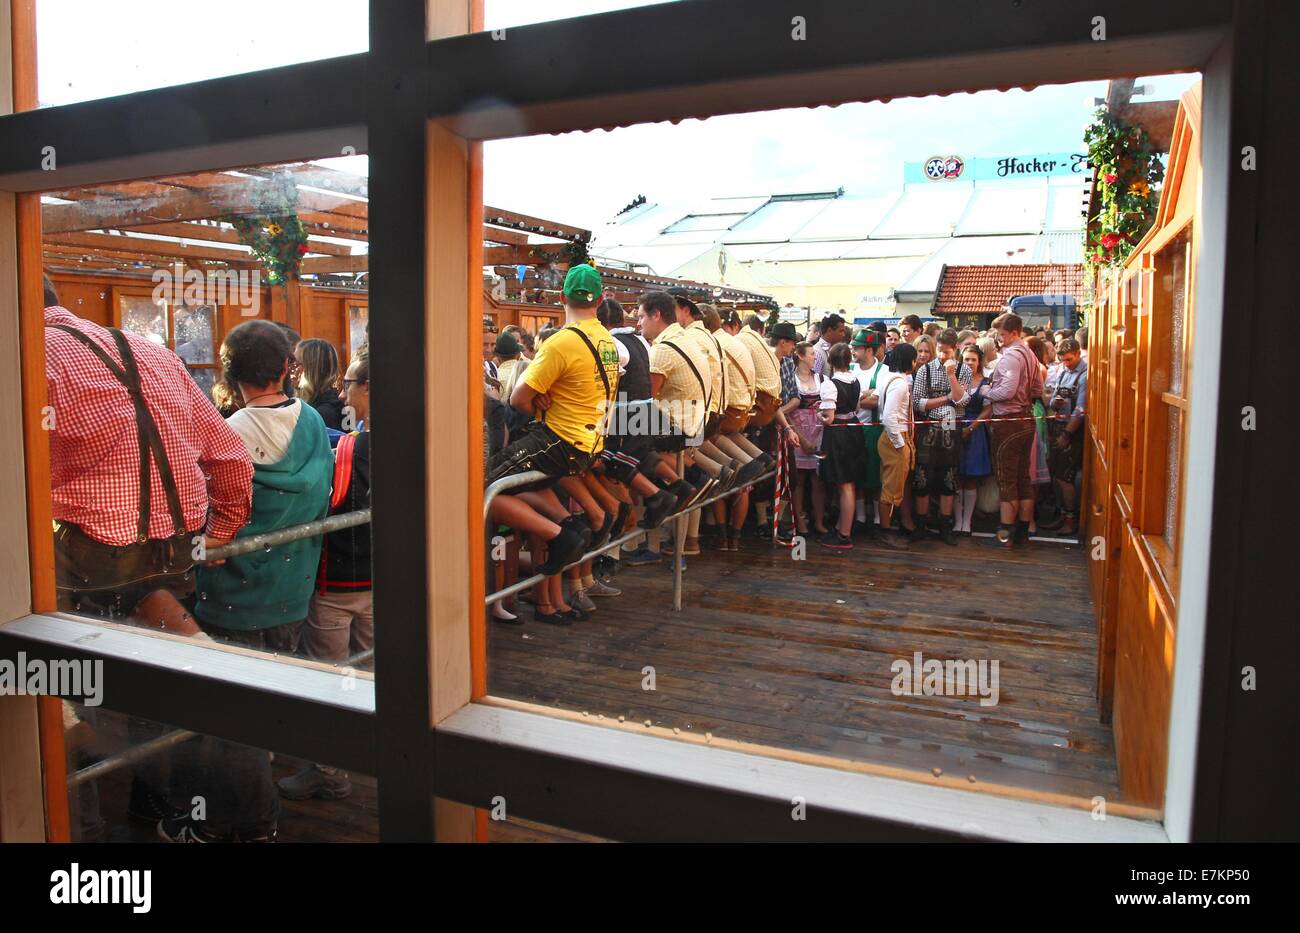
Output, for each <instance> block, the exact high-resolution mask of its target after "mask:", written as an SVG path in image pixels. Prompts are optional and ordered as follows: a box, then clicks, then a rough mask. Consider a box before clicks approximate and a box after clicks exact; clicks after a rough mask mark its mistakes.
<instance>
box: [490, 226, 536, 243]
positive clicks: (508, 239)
mask: <svg viewBox="0 0 1300 933" xmlns="http://www.w3.org/2000/svg"><path fill="white" fill-rule="evenodd" d="M483 239H484V240H486V241H488V242H490V243H505V244H506V245H508V246H525V245H527V243H528V234H526V233H519V232H518V231H516V230H504V229H502V228H500V227H487V226H485V227H484V228H483Z"/></svg>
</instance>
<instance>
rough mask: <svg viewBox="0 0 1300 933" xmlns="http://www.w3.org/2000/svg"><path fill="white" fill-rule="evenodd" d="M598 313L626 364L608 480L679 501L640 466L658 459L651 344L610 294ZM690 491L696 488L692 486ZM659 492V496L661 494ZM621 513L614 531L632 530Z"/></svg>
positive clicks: (599, 589) (602, 591) (647, 556)
mask: <svg viewBox="0 0 1300 933" xmlns="http://www.w3.org/2000/svg"><path fill="white" fill-rule="evenodd" d="M596 316H597V318H598V319H599V320H600V322H601V323H602V324H604V325H605V326H606V328H608V329H609V332H610V334H611V335H612V336H613V337H614V339H615V340H616V341H618V343H619V344H620V346H621V350H620V352H619V359H620V363H621V365H622V367H623V372H622V373H621V374H620V375H619V381H618V398H617V400H616V403H615V409H614V412H613V416H612V418H611V419H610V426H609V432H608V434H607V436H606V438H605V449H604V450H603V451H601V454H600V456H601V465H602V466H603V468H604V473H603V476H604V479H605V480H606V481H607V482H608V483H610V484H611V486H613V484H620V485H621V486H622V488H623V489H624V495H625V497H628V496H636V497H637V498H639V499H640V500H641V503H642V507H643V508H644V507H645V503H646V501H650V502H651V503H652V504H653V503H655V502H658V503H659V504H660V505H659V506H658V508H660V509H661V510H662V508H664V507H666V506H669V505H676V503H677V493H675V492H673V493H669V492H664V491H661V490H660V489H659V487H658V486H656V485H655V484H654V483H653V482H652V481H651V480H650V478H649V477H648V476H646V475H645V474H643V473H642V472H641V465H642V463H644V462H645V461H646V460H647V458H649V459H650V460H652V461H653V460H657V458H655V457H654V445H653V441H654V438H653V436H652V434H653V431H652V419H653V417H654V407H653V406H654V400H653V399H652V398H651V397H650V344H649V343H648V342H647V341H646V339H645V338H644V337H642V336H641V335H640V334H638V333H637V332H636V328H635V327H630V326H628V324H627V315H626V313H625V312H624V310H623V306H622V305H621V304H619V303H618V302H617V301H615V300H614V299H613V298H606V299H605V300H604V301H602V302H601V303H600V307H599V308H598V309H597V311H596ZM679 491H684V490H679ZM691 492H694V488H693V487H692V488H691ZM656 496H657V497H659V498H658V499H656V498H655V497H656ZM619 514H620V516H621V517H622V518H623V519H624V521H615V526H614V531H613V534H615V535H619V534H621V533H622V532H623V531H625V530H627V528H626V524H627V520H629V519H630V517H631V516H630V513H628V512H625V511H624V510H622V509H620V512H619ZM664 514H665V515H666V514H667V513H666V512H664ZM628 559H629V560H631V561H632V562H633V563H634V564H635V563H649V562H653V561H657V560H658V559H659V555H658V553H657V552H654V551H650V550H649V549H648V548H645V547H642V548H639V549H638V550H635V551H632V552H631V553H630V554H629V555H628ZM584 582H585V581H584ZM592 582H593V584H594V583H598V582H599V581H595V580H594V577H593V578H592ZM609 589H611V587H608V586H607V585H605V584H601V585H599V586H593V587H592V590H593V592H591V593H589V595H597V596H600V595H612V594H609V593H607V591H608V590H609Z"/></svg>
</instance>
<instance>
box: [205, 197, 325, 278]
mask: <svg viewBox="0 0 1300 933" xmlns="http://www.w3.org/2000/svg"><path fill="white" fill-rule="evenodd" d="M222 219H223V220H225V221H226V223H228V224H230V225H231V226H232V227H234V228H235V232H236V233H237V234H238V235H239V242H241V243H243V244H244V245H245V246H247V247H248V248H249V249H251V250H252V251H253V258H254V259H256V260H257V261H258V262H260V263H261V264H262V265H263V266H264V267H265V268H266V277H267V280H268V281H269V282H270V283H271V284H272V285H280V286H285V285H287V284H288V282H289V280H290V279H292V278H295V277H297V275H298V269H299V268H300V267H301V266H302V257H303V255H304V254H305V253H306V252H307V230H306V228H305V227H303V225H302V221H301V220H299V219H298V215H297V214H296V213H290V214H282V215H277V216H275V217H249V216H244V215H237V214H236V215H228V216H226V217H224V218H222Z"/></svg>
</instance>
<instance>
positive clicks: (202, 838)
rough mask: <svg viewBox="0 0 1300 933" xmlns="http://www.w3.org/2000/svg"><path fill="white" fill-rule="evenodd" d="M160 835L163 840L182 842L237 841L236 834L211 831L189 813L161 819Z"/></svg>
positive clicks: (159, 824) (159, 822) (159, 823)
mask: <svg viewBox="0 0 1300 933" xmlns="http://www.w3.org/2000/svg"><path fill="white" fill-rule="evenodd" d="M158 837H159V838H160V839H162V841H163V842H181V843H208V842H235V841H236V839H235V837H234V836H218V835H215V834H214V833H211V832H209V831H208V830H207V829H206V828H205V827H204V825H203V823H202V822H200V821H198V820H194V819H191V818H190V816H189V814H188V813H187V814H185V815H184V816H177V817H167V818H165V819H161V820H159V821H158Z"/></svg>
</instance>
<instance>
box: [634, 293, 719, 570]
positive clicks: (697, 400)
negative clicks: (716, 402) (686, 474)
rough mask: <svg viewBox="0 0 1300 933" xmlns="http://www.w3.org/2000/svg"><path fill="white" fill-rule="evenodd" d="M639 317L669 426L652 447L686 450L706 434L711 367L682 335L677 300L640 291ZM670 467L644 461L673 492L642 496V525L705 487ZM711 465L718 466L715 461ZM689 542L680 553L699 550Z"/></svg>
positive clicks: (653, 387)
mask: <svg viewBox="0 0 1300 933" xmlns="http://www.w3.org/2000/svg"><path fill="white" fill-rule="evenodd" d="M687 313H688V314H689V312H687ZM637 320H638V322H639V324H640V327H641V335H642V336H643V337H645V338H646V339H647V340H649V341H650V343H651V346H652V348H653V349H652V351H651V354H650V393H651V395H652V396H653V397H654V398H655V399H656V401H657V403H658V412H659V414H658V416H657V418H656V420H658V419H663V420H666V421H667V422H668V427H667V430H666V431H665V432H664V433H661V434H658V435H657V436H656V437H655V438H654V443H653V446H654V449H655V451H656V452H658V453H659V454H670V453H677V452H679V451H686V450H687V449H688V448H693V447H694V446H697V445H698V444H699V443H700V442H701V441H702V440H703V438H704V432H705V422H706V415H707V412H708V397H709V387H708V386H707V385H706V382H705V379H706V378H707V377H706V376H705V373H707V372H708V371H709V360H708V357H707V356H706V355H705V353H704V350H703V349H702V347H701V346H700V345H699V344H698V343H697V342H696V341H694V340H693V339H690V338H687V337H686V336H685V329H684V328H683V327H682V326H681V324H680V323H679V320H680V318H679V312H678V305H677V302H676V301H674V299H673V296H672V295H669V294H668V293H667V292H646V293H645V294H644V295H642V296H641V297H640V298H639V299H638V302H637ZM705 339H707V337H706V338H705ZM674 466H675V464H673V463H670V462H669V461H666V460H663V459H657V458H656V457H654V456H653V455H651V456H647V457H646V458H645V460H643V461H642V464H641V472H642V473H644V474H646V475H647V476H648V477H650V478H651V479H655V478H658V479H659V481H660V483H661V485H663V486H664V492H668V493H671V495H670V496H667V497H663V499H662V500H661V497H660V496H655V497H653V499H647V500H646V508H645V512H644V515H643V517H642V519H641V526H642V527H643V528H657V527H658V526H659V524H660V523H662V521H663V519H664V518H665V517H666V516H667V515H669V514H671V513H673V512H675V511H678V510H680V509H682V508H685V507H686V506H687V505H689V504H690V501H691V500H692V499H695V498H699V497H700V496H702V495H704V494H705V493H706V491H707V486H702V487H700V488H699V489H696V488H695V487H694V486H692V485H691V484H689V483H684V482H681V481H680V479H679V477H678V476H677V472H676V470H675V468H674ZM713 468H714V469H715V470H716V469H718V467H717V465H716V464H714V465H713ZM679 491H680V492H679ZM650 537H651V536H647V547H648V548H649V549H650V550H652V551H654V550H656V549H655V547H654V542H652V541H651V540H650ZM654 537H656V538H657V535H656V536H654ZM691 545H692V542H690V541H689V540H688V541H687V542H686V545H685V547H684V548H683V553H686V554H689V553H691V551H692V550H694V551H696V552H698V549H699V542H698V541H696V542H694V547H692V546H691Z"/></svg>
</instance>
